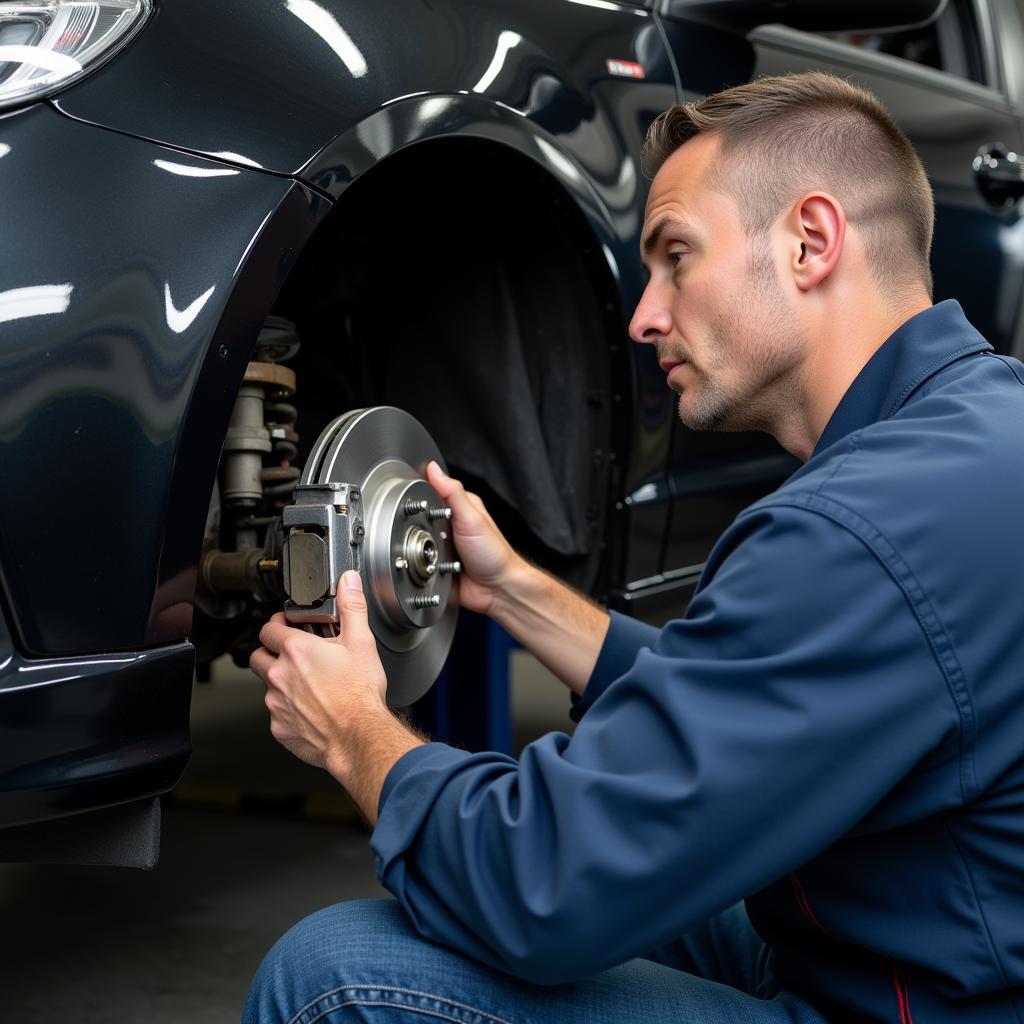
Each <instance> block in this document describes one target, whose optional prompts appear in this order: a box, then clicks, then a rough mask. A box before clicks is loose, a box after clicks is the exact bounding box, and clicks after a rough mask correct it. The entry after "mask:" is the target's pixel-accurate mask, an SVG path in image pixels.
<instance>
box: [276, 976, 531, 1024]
mask: <svg viewBox="0 0 1024 1024" xmlns="http://www.w3.org/2000/svg"><path fill="white" fill-rule="evenodd" d="M366 989H370V990H373V991H374V992H391V993H394V994H395V995H405V996H417V997H418V998H420V999H433V1000H436V1001H437V1002H438V1003H441V1004H443V1005H444V1006H447V1007H449V1008H451V1009H452V1011H453V1012H458V1011H465V1012H467V1013H472V1014H475V1015H476V1016H477V1017H479V1018H481V1019H482V1020H484V1021H485V1022H488V1024H511V1022H510V1021H507V1020H505V1019H504V1018H502V1017H495V1016H494V1015H493V1014H490V1013H485V1012H484V1011H483V1010H479V1009H477V1008H476V1007H475V1006H469V1005H468V1004H467V1003H459V1002H456V1001H455V1000H454V999H448V998H446V997H442V996H439V995H436V994H434V993H432V992H421V991H419V990H418V989H414V988H395V987H393V986H391V985H374V984H364V985H358V984H352V983H349V984H348V985H341V986H340V987H338V988H333V989H331V990H330V991H329V992H322V993H321V994H320V995H318V996H317V997H316V998H315V999H312V1000H310V1001H309V1002H308V1003H306V1005H305V1006H303V1007H302V1008H301V1009H300V1010H298V1011H297V1012H296V1014H295V1015H294V1016H293V1017H292V1018H291V1019H290V1020H289V1022H288V1024H297V1022H298V1021H299V1019H300V1018H301V1017H302V1015H303V1014H304V1013H306V1011H307V1010H311V1009H313V1008H315V1007H316V1005H317V1003H320V1002H322V1001H323V1000H324V999H328V998H330V997H331V996H333V995H337V994H338V993H340V992H356V991H360V990H366ZM354 1005H360V1006H362V1005H366V1006H389V1007H392V1008H397V1009H402V1010H409V1011H411V1012H413V1013H422V1014H425V1015H428V1016H433V1017H441V1018H443V1019H444V1020H451V1021H455V1022H456V1024H465V1018H464V1017H452V1016H448V1015H446V1014H443V1013H440V1012H438V1011H434V1010H426V1009H421V1008H420V1007H417V1006H411V1005H409V1004H408V1003H387V1002H384V1001H383V1000H376V999H348V1000H346V1001H345V1002H343V1003H335V1004H334V1005H332V1006H329V1007H327V1008H325V1009H323V1010H321V1011H320V1012H319V1013H317V1015H316V1016H315V1017H311V1018H310V1019H309V1020H308V1021H306V1022H305V1024H314V1022H315V1021H318V1020H320V1018H321V1017H323V1016H325V1015H326V1014H328V1013H330V1012H331V1010H336V1009H339V1008H341V1007H342V1006H354Z"/></svg>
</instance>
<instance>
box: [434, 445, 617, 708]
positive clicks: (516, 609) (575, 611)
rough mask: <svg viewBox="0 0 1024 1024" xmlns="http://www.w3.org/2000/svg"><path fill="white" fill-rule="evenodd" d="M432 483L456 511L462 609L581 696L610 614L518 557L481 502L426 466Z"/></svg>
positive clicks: (454, 523)
mask: <svg viewBox="0 0 1024 1024" xmlns="http://www.w3.org/2000/svg"><path fill="white" fill-rule="evenodd" d="M427 479H428V480H429V481H430V483H431V484H432V485H433V487H434V490H436V491H437V493H438V494H440V495H441V497H442V498H443V499H444V500H445V502H447V504H448V506H449V507H450V508H451V510H452V534H453V539H454V541H455V550H456V551H457V552H458V554H459V559H460V561H461V562H462V574H461V576H459V581H458V599H459V604H461V605H462V606H463V607H464V608H468V609H469V610H470V611H474V612H483V614H485V615H489V616H490V617H491V618H492V619H494V620H495V621H496V622H497V623H498V624H499V625H501V626H503V627H504V628H505V629H507V630H508V632H509V633H511V634H512V635H513V636H514V637H515V638H516V639H517V640H518V641H519V642H520V643H521V644H522V645H523V646H524V647H526V648H527V650H529V651H530V652H531V653H532V654H533V655H535V656H536V657H537V658H539V659H540V660H541V661H542V662H543V663H544V664H545V665H546V666H547V667H548V668H549V669H551V671H552V672H553V673H554V674H555V675H556V676H558V678H559V679H561V680H562V682H563V683H565V685H566V686H568V687H569V689H571V690H572V691H573V692H574V693H578V694H581V693H582V692H583V689H584V687H585V686H586V683H587V680H588V679H589V678H590V675H591V673H592V672H593V670H594V665H595V663H596V662H597V656H598V654H599V653H600V650H601V644H602V643H603V642H604V636H605V633H606V632H607V631H608V622H609V619H608V613H607V612H606V611H605V610H604V609H603V608H599V607H598V606H597V605H595V604H593V603H592V602H591V601H590V600H589V599H588V598H586V597H584V596H583V595H582V594H578V593H576V592H575V591H574V590H572V589H571V588H570V587H567V586H566V585H565V584H564V583H562V582H561V581H560V580H556V579H555V578H554V577H553V576H550V575H548V574H547V573H546V572H544V571H542V570H541V569H538V568H537V567H536V566H534V565H531V564H530V563H529V562H527V561H526V559H525V558H523V557H522V556H520V555H517V554H516V552H515V551H514V550H513V549H512V546H511V545H510V544H509V542H508V541H507V540H505V538H504V536H503V535H502V533H501V531H500V530H499V529H498V527H497V524H496V523H495V522H494V520H493V519H492V518H491V517H490V515H489V514H488V512H487V509H485V508H484V503H483V502H482V501H481V500H480V499H479V498H478V497H477V496H476V495H475V494H468V493H467V492H466V490H465V488H464V487H463V486H462V484H461V483H459V481H458V480H454V479H453V478H452V477H450V476H448V475H447V474H445V473H444V472H443V471H442V470H441V467H440V466H438V464H437V463H436V462H431V463H429V464H428V466H427Z"/></svg>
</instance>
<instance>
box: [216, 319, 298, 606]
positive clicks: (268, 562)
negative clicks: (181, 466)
mask: <svg viewBox="0 0 1024 1024" xmlns="http://www.w3.org/2000/svg"><path fill="white" fill-rule="evenodd" d="M298 347H299V340H298V336H297V334H296V333H295V327H294V325H293V324H291V323H290V321H288V320H285V319H283V318H282V317H268V318H267V320H266V323H265V324H264V327H263V330H262V331H261V332H260V337H259V340H258V341H257V343H256V346H255V350H254V352H253V356H254V358H253V361H252V362H250V363H249V364H248V366H247V367H246V370H245V376H244V377H243V379H242V385H241V387H240V388H239V389H238V397H237V399H236V400H235V405H234V409H233V410H232V413H231V420H230V423H229V425H228V430H227V435H226V437H225V439H224V448H223V453H222V456H221V474H220V517H219V519H220V524H219V526H220V528H219V532H218V536H217V537H216V541H215V543H214V544H212V545H209V546H208V547H207V548H206V550H205V551H204V553H203V557H202V563H201V568H200V581H201V588H202V590H204V591H206V592H207V593H211V594H214V595H231V594H234V595H239V594H243V593H247V592H248V593H253V594H255V595H256V597H257V598H258V599H260V600H264V601H267V600H279V599H281V597H282V595H283V591H282V589H281V585H280V560H279V558H278V554H279V547H280V520H279V518H278V517H279V514H280V511H281V509H282V508H284V507H285V506H286V505H287V504H288V503H289V502H290V500H291V497H292V494H293V492H294V489H295V483H296V481H297V480H298V478H299V468H298V467H297V466H295V465H293V462H294V460H295V458H296V456H297V455H298V441H299V435H298V434H297V433H296V431H295V423H296V420H297V419H298V411H297V410H296V408H295V406H294V405H292V404H290V403H288V402H287V401H285V400H286V399H289V398H291V397H292V396H293V395H294V394H295V384H296V378H295V371H294V370H292V369H290V368H289V367H287V366H282V365H281V363H280V361H281V360H283V359H290V358H291V357H292V356H294V355H295V353H296V352H297V351H298Z"/></svg>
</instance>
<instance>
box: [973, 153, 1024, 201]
mask: <svg viewBox="0 0 1024 1024" xmlns="http://www.w3.org/2000/svg"><path fill="white" fill-rule="evenodd" d="M973 166H974V179H975V181H977V183H978V191H979V192H981V194H982V195H983V196H984V197H985V202H986V203H988V204H989V206H994V207H995V208H996V209H999V210H1005V209H1007V208H1008V207H1011V206H1013V205H1015V204H1016V202H1017V200H1018V199H1020V197H1021V196H1022V195H1024V160H1022V159H1021V156H1020V154H1019V153H1014V152H1012V151H1009V150H1008V149H1007V147H1006V146H1004V145H1003V143H1001V142H993V143H991V144H989V145H987V146H982V147H981V149H979V150H978V155H977V156H976V157H975V158H974V165H973Z"/></svg>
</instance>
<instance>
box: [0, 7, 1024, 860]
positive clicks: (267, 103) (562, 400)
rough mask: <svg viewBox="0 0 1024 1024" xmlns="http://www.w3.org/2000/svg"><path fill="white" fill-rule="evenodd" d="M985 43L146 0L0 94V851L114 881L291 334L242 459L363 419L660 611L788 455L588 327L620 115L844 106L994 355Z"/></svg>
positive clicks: (142, 813)
mask: <svg viewBox="0 0 1024 1024" xmlns="http://www.w3.org/2000/svg"><path fill="white" fill-rule="evenodd" d="M110 2H113V0H110ZM126 2H128V3H131V2H132V0H126ZM16 6H17V5H11V4H2V3H0V32H3V31H4V22H3V20H2V19H3V17H4V16H5V15H4V12H5V8H8V9H9V10H10V11H11V12H13V11H15V10H16ZM780 21H781V22H785V23H786V25H787V27H782V26H781V25H779V24H765V22H780ZM7 24H8V26H10V25H15V27H17V24H18V19H17V18H14V17H13V16H10V17H8V18H7ZM894 24H896V25H900V26H907V25H910V26H917V27H911V28H900V29H892V28H887V27H885V26H892V25H894ZM878 26H882V27H881V28H879V27H878ZM19 31H20V30H19ZM268 40H273V46H268ZM3 43H4V37H3V36H2V35H0V46H2V45H3ZM1022 52H1024V22H1022V14H1021V11H1020V9H1019V7H1018V6H1016V5H1015V4H1013V3H1011V2H1010V0H998V2H989V0H957V2H946V3H942V2H940V0H889V2H887V3H885V4H880V3H879V4H876V3H867V2H864V0H857V2H852V0H851V2H848V0H829V2H828V3H813V2H810V0H785V2H779V0H770V2H769V0H658V2H657V3H653V2H646V3H644V2H639V0H638V2H635V3H629V2H612V0H559V2H554V3H553V2H551V0H528V2H518V3H515V4H509V3H499V2H497V0H485V2H480V3H476V4H473V5H469V4H466V3H461V2H456V0H436V2H433V3H431V4H421V3H419V2H418V0H400V2H396V3H394V4H390V5H388V6H387V9H386V12H385V10H384V9H383V8H377V7H373V6H372V5H371V6H368V5H364V4H349V3H345V2H344V0H317V2H314V0H283V2H278V0H274V2H270V0H265V2H262V3H259V4H254V5H249V6H248V7H247V9H246V12H245V15H244V16H241V15H239V14H237V13H236V12H235V10H234V9H232V8H229V7H225V6H224V5H219V4H214V5H211V4H204V3H200V2H199V0H166V2H164V3H158V4H157V5H156V6H155V8H154V9H153V10H152V12H151V13H149V14H148V16H146V17H145V18H144V19H140V22H139V27H138V34H137V35H136V36H135V37H134V38H133V39H131V40H130V42H127V43H126V44H125V45H124V47H123V48H122V49H121V50H120V51H119V52H117V53H116V54H115V55H114V56H113V57H112V59H110V60H109V61H108V62H107V63H105V64H103V65H102V66H98V67H97V68H96V69H95V70H93V71H92V72H91V73H89V74H87V75H86V76H84V77H81V78H76V79H75V80H74V81H72V82H71V83H70V84H69V85H67V86H66V87H65V88H63V89H60V90H59V91H57V92H55V93H52V94H49V93H48V94H46V95H44V96H40V97H36V98H34V99H33V100H32V101H31V102H28V101H26V102H18V103H14V104H9V109H0V114H2V116H0V186H2V187H3V193H4V195H5V196H8V197H15V198H14V199H9V200H8V201H6V202H5V203H4V204H3V205H2V207H0V237H2V238H3V239H4V251H5V259H4V260H3V262H2V264H0V493H2V495H3V498H4V500H3V502H2V503H0V584H2V586H0V596H2V601H3V611H4V615H3V617H2V618H0V735H2V743H0V750H2V751H3V754H2V755H0V826H6V827H5V828H4V829H3V831H0V856H3V857H7V858H21V857H24V856H30V855H32V854H33V852H34V851H37V850H39V849H52V848H53V846H54V844H55V843H56V844H59V845H60V846H61V847H62V849H63V850H64V851H65V856H67V857H69V858H75V857H80V858H84V859H92V860H108V861H111V862H125V863H133V862H141V861H146V860H147V858H149V859H151V854H152V850H153V844H154V833H155V827H156V815H155V811H154V809H153V803H152V800H151V798H152V797H153V796H154V795H155V794H158V793H160V792H162V791H165V790H167V789H168V788H170V787H171V786H172V785H173V784H174V781H175V779H176V778H177V776H178V774H179V773H180V771H181V769H182V767H183V766H184V764H185V761H186V759H187V757H188V752H189V740H188V707H189V695H190V691H191V685H192V678H193V668H194V663H195V660H196V655H197V651H198V653H199V657H200V661H201V662H203V661H206V660H208V659H210V658H212V657H214V656H216V655H217V654H219V653H221V652H223V651H225V650H234V651H235V652H237V653H238V654H239V656H244V654H245V651H246V648H247V644H249V643H251V638H252V635H253V630H254V628H256V627H257V626H258V623H259V621H260V618H261V615H262V614H265V612H266V611H267V609H268V608H269V607H271V606H272V605H273V602H274V595H273V593H263V594H262V595H257V597H256V598H255V599H254V598H253V596H252V595H251V594H250V595H244V594H238V595H235V596H234V597H233V598H231V599H230V600H227V601H225V600H222V595H221V596H218V595H210V594H206V595H205V596H204V594H203V592H202V588H200V591H199V595H198V598H197V582H198V581H199V577H200V566H201V563H202V559H203V554H204V550H206V551H207V552H209V551H210V550H211V549H213V550H219V549H222V548H224V547H228V548H230V546H231V545H233V544H236V543H237V540H238V538H237V536H235V535H234V534H231V532H230V531H223V530H221V528H220V526H221V524H220V523H219V521H218V518H217V514H216V512H217V503H216V502H215V503H214V504H213V505H212V506H211V494H214V493H215V484H216V482H217V480H218V464H219V461H220V459H221V454H222V450H223V449H224V448H225V445H224V442H225V438H226V436H227V434H228V428H229V419H230V416H231V413H232V409H233V407H234V404H235V400H236V397H237V396H238V393H239V388H240V385H241V384H242V381H243V377H244V376H245V373H246V367H247V365H248V363H249V361H250V359H251V358H252V356H253V352H254V348H256V346H257V345H258V343H259V341H260V339H261V338H262V342H263V348H262V349H261V352H263V354H264V355H266V353H267V351H268V350H271V351H272V350H273V349H274V347H275V342H280V341H281V340H282V339H283V338H284V339H290V338H292V336H293V335H294V336H297V337H298V338H299V339H301V348H300V349H299V350H298V352H297V354H295V355H294V356H293V357H292V358H291V359H290V361H289V362H288V363H287V365H288V366H289V367H290V368H291V369H292V370H294V372H295V374H296V379H297V392H296V396H295V398H294V399H291V400H289V401H290V402H293V403H294V404H295V406H296V407H297V408H298V410H299V417H298V421H297V422H292V421H291V418H290V417H289V416H286V417H285V419H286V420H287V422H280V423H277V424H274V425H275V426H276V427H277V428H279V430H280V431H281V432H282V433H281V434H280V438H279V439H280V440H282V441H283V442H284V443H285V445H286V446H287V445H295V447H296V448H297V451H295V452H294V453H292V452H291V450H290V449H289V448H288V447H285V448H280V447H279V448H278V451H276V452H274V453H272V456H273V458H272V459H270V460H269V461H270V462H271V465H269V466H268V467H267V468H271V469H272V468H274V466H273V459H277V460H278V461H280V462H283V463H289V464H297V465H301V464H302V463H303V460H304V458H305V455H306V454H307V452H308V447H309V444H310V442H312V440H313V439H314V438H315V437H316V436H317V434H318V433H319V431H320V429H321V428H322V426H323V425H324V424H325V423H326V422H327V421H328V420H329V419H331V418H332V417H333V416H335V415H337V414H338V413H340V412H343V411H345V410H347V409H351V408H359V407H363V406H366V405H377V404H390V405H396V406H399V407H401V408H403V409H405V410H407V411H409V412H411V413H412V414H413V415H415V416H416V417H417V418H418V419H419V420H420V421H421V422H422V423H423V424H424V425H425V426H426V427H427V428H428V430H429V431H430V432H431V434H432V435H433V436H434V438H435V439H436V440H437V441H438V442H439V444H440V447H441V449H442V451H444V453H445V456H446V458H447V460H448V462H449V464H450V465H451V467H452V468H453V470H454V471H455V472H457V473H458V474H459V475H461V476H462V477H464V478H465V479H466V480H467V482H469V483H470V484H471V485H472V486H473V487H474V488H476V489H478V490H479V491H481V492H482V493H483V494H484V495H485V496H486V498H487V500H488V502H489V504H490V506H491V507H492V508H493V509H494V510H495V512H496V514H497V517H498V519H499V521H500V523H501V525H502V526H503V528H504V529H505V530H506V531H507V532H508V533H509V534H510V535H511V536H512V537H513V539H514V540H515V541H516V542H517V543H518V544H519V545H520V546H521V547H523V548H525V549H526V550H527V551H528V552H529V553H530V554H531V555H532V556H533V557H535V558H536V559H538V560H539V561H541V562H542V563H544V564H546V565H548V566H549V567H551V568H552V569H553V570H554V571H556V572H558V573H559V574H561V575H562V576H564V577H565V578H566V579H568V580H570V581H571V582H574V583H575V584H577V585H579V586H581V587H583V588H585V589H588V590H590V591H591V592H593V593H595V594H597V595H598V596H600V597H602V598H604V599H606V600H608V601H609V602H610V603H611V604H612V605H613V606H617V607H620V608H625V609H627V610H629V611H631V612H633V613H634V614H640V615H643V616H645V617H649V618H652V619H658V618H665V617H667V616H668V615H669V614H671V613H672V612H673V611H678V610H680V609H681V608H682V607H683V606H684V604H685V601H686V599H687V596H688V594H689V592H690V590H691V589H692V587H693V585H694V583H695V582H696V578H697V576H698V574H699V569H700V565H701V563H702V561H703V559H704V557H705V555H706V553H707V551H708V550H709V549H710V546H711V544H712V543H713V541H714V538H715V537H716V536H717V535H718V533H720V531H721V530H722V528H723V527H724V526H725V525H726V523H727V522H728V521H729V519H730V518H731V517H732V516H733V515H734V514H735V513H736V512H737V511H738V510H739V509H740V508H742V507H743V506H745V505H746V504H748V503H749V502H750V501H752V500H754V499H755V498H756V497H758V496H759V495H760V494H762V493H764V492H765V491H767V490H769V489H771V488H772V487H774V486H775V485H776V484H777V483H778V482H779V481H780V480H781V479H782V478H784V476H785V475H786V473H788V472H789V471H790V470H791V468H792V466H793V465H794V463H793V462H792V460H791V459H790V458H789V457H788V456H786V455H785V454H784V453H782V452H781V451H780V450H779V449H778V448H777V447H776V446H775V445H774V444H773V443H772V442H770V441H769V440H768V439H765V438H763V437H755V436H750V435H731V436H728V435H694V434H691V433H689V432H687V431H686V430H685V429H684V428H682V426H681V425H679V424H678V422H677V420H676V418H675V415H674V408H673V402H672V396H671V393H670V392H668V390H667V389H666V387H665V384H664V378H663V375H662V374H661V372H660V371H659V370H658V367H657V366H656V364H655V362H654V359H653V353H652V352H650V351H649V350H648V348H647V347H646V346H644V347H643V349H641V348H640V347H638V346H632V345H630V344H629V342H628V338H627V336H626V332H625V327H626V324H627V322H628V319H629V315H630V313H631V311H632V309H633V306H634V305H635V302H636V300H637V299H638V297H639V295H640V292H641V290H642V286H643V282H642V278H641V268H640V264H639V260H638V257H637V247H638V241H639V232H640V228H641V224H642V219H643V205H644V201H645V198H646V191H647V186H646V182H645V180H644V178H643V175H642V173H641V169H640V167H639V163H638V160H639V152H640V147H641V144H642V140H643V135H644V132H645V130H646V127H647V125H648V124H649V123H650V121H651V120H652V119H653V117H654V116H655V115H656V114H657V113H659V112H660V111H661V110H663V109H664V108H666V107H668V106H669V105H671V104H672V103H674V102H676V101H677V100H679V99H684V100H685V99H691V98H694V97H696V96H699V95H701V94H705V93H707V92H711V91H714V90H717V89H719V88H722V87H724V86H728V85H732V84H736V83H739V82H742V81H745V80H748V79H749V78H751V77H752V76H756V75H760V74H767V73H777V72H780V71H787V70H793V71H799V70H804V69H806V68H810V67H825V68H828V69H830V70H833V71H836V72H837V73H839V74H842V75H846V76H849V77H851V78H852V79H854V80H856V81H859V82H862V83H863V84H865V85H867V86H868V87H869V88H872V89H873V90H875V91H876V92H877V93H878V94H879V95H880V96H881V97H882V99H883V100H884V101H885V102H886V103H887V104H888V105H889V107H890V109H891V110H892V111H893V113H894V114H895V116H896V117H897V119H898V120H899V121H900V122H901V124H902V125H903V127H904V128H905V130H906V131H907V132H908V134H909V135H910V136H911V138H912V139H913V141H914V142H915V144H916V145H917V147H918V149H919V151H920V152H921V155H922V157H923V158H924V160H925V163H926V165H927V168H928V171H929V174H930V175H931V178H932V181H933V184H934V185H935V190H936V200H937V205H938V228H937V233H936V242H935V253H934V256H935V258H934V264H935V275H936V298H943V297H946V296H949V295H954V296H956V297H957V298H959V299H960V300H961V301H962V303H963V305H964V307H965V309H966V311H967V314H968V316H969V317H970V318H971V319H972V320H973V321H974V322H975V324H976V325H977V326H978V327H979V328H980V329H981V330H982V331H984V332H986V334H987V335H988V337H989V338H990V339H991V340H992V342H993V344H995V345H996V347H997V348H998V349H999V350H1001V351H1012V352H1014V353H1017V352H1018V351H1019V349H1020V340H1021V339H1020V331H1021V324H1020V320H1019V316H1018V311H1019V307H1020V287H1021V275H1022V267H1024V250H1022V242H1021V234H1020V231H1019V229H1018V227H1017V224H1018V221H1017V214H1016V212H1015V209H1014V203H1015V201H1016V197H1017V195H1018V194H1019V191H1020V180H1021V169H1020V167H1021V165H1020V160H1019V158H1018V156H1017V154H1018V153H1019V152H1021V138H1020V134H1021V127H1020V112H1021V101H1022V97H1021V89H1022V88H1024V85H1022V82H1021V79H1020V74H1019V72H1018V68H1019V67H1020V66H1021V64H1020V61H1019V55H1020V54H1021V53H1022ZM0 56H2V51H0ZM9 73H10V72H9V69H8V70H7V72H6V74H9ZM4 74H5V72H4V66H3V65H0V89H2V87H3V80H4V77H3V76H4ZM0 96H2V93H0ZM982 149H984V150H986V153H987V155H983V156H982V157H981V158H980V159H977V158H978V154H979V151H980V150H982ZM279 347H280V349H281V350H282V351H284V350H287V349H289V348H292V347H294V346H293V345H292V344H291V342H290V341H286V342H284V343H282V344H281V345H280V346H279ZM268 358H270V357H268ZM274 358H277V356H273V357H272V358H270V361H271V362H273V359H274ZM289 430H294V431H296V432H297V433H299V435H300V437H299V440H298V441H297V442H296V441H295V439H294V438H292V437H290V436H287V437H286V436H285V434H287V432H288V431H289ZM286 456H287V457H286ZM278 468H286V467H278ZM286 477H287V474H285V476H284V477H281V478H280V479H279V480H278V481H277V482H278V483H281V482H282V481H283V482H284V483H287V479H286ZM279 497H280V495H279V494H277V495H274V494H269V493H268V494H267V500H268V501H269V502H270V504H271V505H272V504H273V502H274V501H275V500H276V499H277V498H279ZM256 518H260V517H256ZM263 518H265V517H263ZM264 525H265V524H264ZM204 545H205V548H204ZM197 603H198V611H197ZM5 620H6V624H5ZM96 808H112V810H107V811H102V812H96V813H91V814H84V813H83V812H86V811H93V810H94V809H96ZM15 826H17V827H15Z"/></svg>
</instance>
